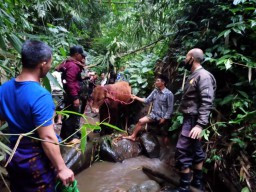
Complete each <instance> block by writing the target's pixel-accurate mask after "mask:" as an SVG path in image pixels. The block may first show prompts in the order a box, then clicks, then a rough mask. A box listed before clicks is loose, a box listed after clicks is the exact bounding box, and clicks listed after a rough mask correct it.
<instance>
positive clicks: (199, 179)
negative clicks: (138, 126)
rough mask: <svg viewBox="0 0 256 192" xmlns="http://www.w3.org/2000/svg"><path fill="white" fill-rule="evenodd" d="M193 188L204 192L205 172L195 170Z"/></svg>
mask: <svg viewBox="0 0 256 192" xmlns="http://www.w3.org/2000/svg"><path fill="white" fill-rule="evenodd" d="M191 186H193V187H195V188H197V189H199V190H201V191H205V190H204V183H203V171H202V170H198V169H195V170H194V172H193V180H192V182H191Z"/></svg>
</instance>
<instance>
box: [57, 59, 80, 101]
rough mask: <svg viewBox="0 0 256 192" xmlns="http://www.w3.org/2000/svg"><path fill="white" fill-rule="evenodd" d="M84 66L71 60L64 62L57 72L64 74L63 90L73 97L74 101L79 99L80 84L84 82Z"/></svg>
mask: <svg viewBox="0 0 256 192" xmlns="http://www.w3.org/2000/svg"><path fill="white" fill-rule="evenodd" d="M83 67H84V65H83V64H81V63H80V62H78V61H76V60H74V59H72V58H69V59H67V60H65V61H63V62H62V63H61V64H60V66H59V67H57V68H56V69H57V71H60V72H62V77H61V78H62V83H63V88H64V90H65V92H66V94H67V95H69V96H71V97H72V99H73V100H75V99H78V98H79V93H80V91H81V90H80V89H81V88H80V84H81V81H82V78H81V72H82V70H83Z"/></svg>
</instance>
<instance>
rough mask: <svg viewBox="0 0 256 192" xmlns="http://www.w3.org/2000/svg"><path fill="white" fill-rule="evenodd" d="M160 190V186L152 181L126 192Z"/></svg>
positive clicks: (155, 191)
mask: <svg viewBox="0 0 256 192" xmlns="http://www.w3.org/2000/svg"><path fill="white" fill-rule="evenodd" d="M159 190H160V185H159V184H158V183H157V182H156V181H153V180H148V181H145V182H143V183H141V184H139V185H135V186H133V187H132V188H130V189H129V190H128V192H157V191H159Z"/></svg>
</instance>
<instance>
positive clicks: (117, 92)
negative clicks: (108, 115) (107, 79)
mask: <svg viewBox="0 0 256 192" xmlns="http://www.w3.org/2000/svg"><path fill="white" fill-rule="evenodd" d="M105 87H106V89H107V91H108V93H109V94H110V95H111V97H113V99H114V100H116V101H122V102H125V103H127V104H128V103H129V102H130V101H131V90H132V89H131V87H130V85H129V83H127V82H125V81H119V82H116V83H115V84H109V85H106V86H105Z"/></svg>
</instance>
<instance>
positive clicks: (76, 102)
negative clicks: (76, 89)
mask: <svg viewBox="0 0 256 192" xmlns="http://www.w3.org/2000/svg"><path fill="white" fill-rule="evenodd" d="M79 104H80V101H79V99H76V100H74V101H73V105H74V107H79Z"/></svg>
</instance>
